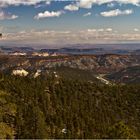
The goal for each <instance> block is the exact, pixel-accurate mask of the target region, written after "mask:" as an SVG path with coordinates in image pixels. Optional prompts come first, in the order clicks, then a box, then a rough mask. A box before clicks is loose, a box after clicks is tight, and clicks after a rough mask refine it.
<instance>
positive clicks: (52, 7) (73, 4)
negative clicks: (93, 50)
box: [0, 0, 140, 45]
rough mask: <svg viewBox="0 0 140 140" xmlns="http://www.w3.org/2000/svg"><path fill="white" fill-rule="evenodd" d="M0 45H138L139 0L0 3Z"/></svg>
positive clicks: (9, 0) (13, 0)
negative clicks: (0, 35)
mask: <svg viewBox="0 0 140 140" xmlns="http://www.w3.org/2000/svg"><path fill="white" fill-rule="evenodd" d="M0 33H2V34H3V37H2V38H1V39H0V45H5V44H9V45H13V44H32V45H48V44H54V45H55V44H56V45H63V44H85V43H86V44H87V43H89V44H108V43H110V44H111V43H140V0H0Z"/></svg>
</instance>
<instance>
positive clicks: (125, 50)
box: [0, 44, 140, 55]
mask: <svg viewBox="0 0 140 140" xmlns="http://www.w3.org/2000/svg"><path fill="white" fill-rule="evenodd" d="M0 50H1V52H3V53H13V52H23V53H27V54H30V53H33V52H41V53H43V52H48V53H58V54H67V55H79V54H80V55H86V54H97V55H98V54H125V55H126V54H127V55H128V54H134V55H135V54H140V45H138V44H137V45H132V46H131V47H130V44H129V45H128V46H127V45H126V44H125V45H122V46H120V45H103V44H102V45H96V46H95V45H87V44H86V45H85V46H84V45H80V44H79V45H73V46H70V45H68V46H67V47H62V48H49V49H35V48H32V47H4V46H1V47H0Z"/></svg>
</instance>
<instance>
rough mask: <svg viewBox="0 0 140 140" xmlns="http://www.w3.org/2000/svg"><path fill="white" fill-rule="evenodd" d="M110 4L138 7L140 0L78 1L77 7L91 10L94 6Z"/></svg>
mask: <svg viewBox="0 0 140 140" xmlns="http://www.w3.org/2000/svg"><path fill="white" fill-rule="evenodd" d="M112 2H117V3H120V4H132V5H136V6H139V5H140V0H79V2H78V5H79V7H82V8H91V7H92V6H93V5H95V4H98V5H102V4H107V3H112Z"/></svg>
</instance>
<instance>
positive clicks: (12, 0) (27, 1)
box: [0, 0, 51, 8]
mask: <svg viewBox="0 0 140 140" xmlns="http://www.w3.org/2000/svg"><path fill="white" fill-rule="evenodd" d="M40 2H46V4H49V3H50V2H51V1H50V0H0V7H1V8H2V7H7V6H11V5H14V6H18V5H36V4H38V3H40Z"/></svg>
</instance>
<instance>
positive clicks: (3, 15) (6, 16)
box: [0, 11, 18, 20]
mask: <svg viewBox="0 0 140 140" xmlns="http://www.w3.org/2000/svg"><path fill="white" fill-rule="evenodd" d="M16 18H18V16H17V15H12V14H10V13H4V12H3V11H1V12H0V20H5V19H16Z"/></svg>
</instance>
